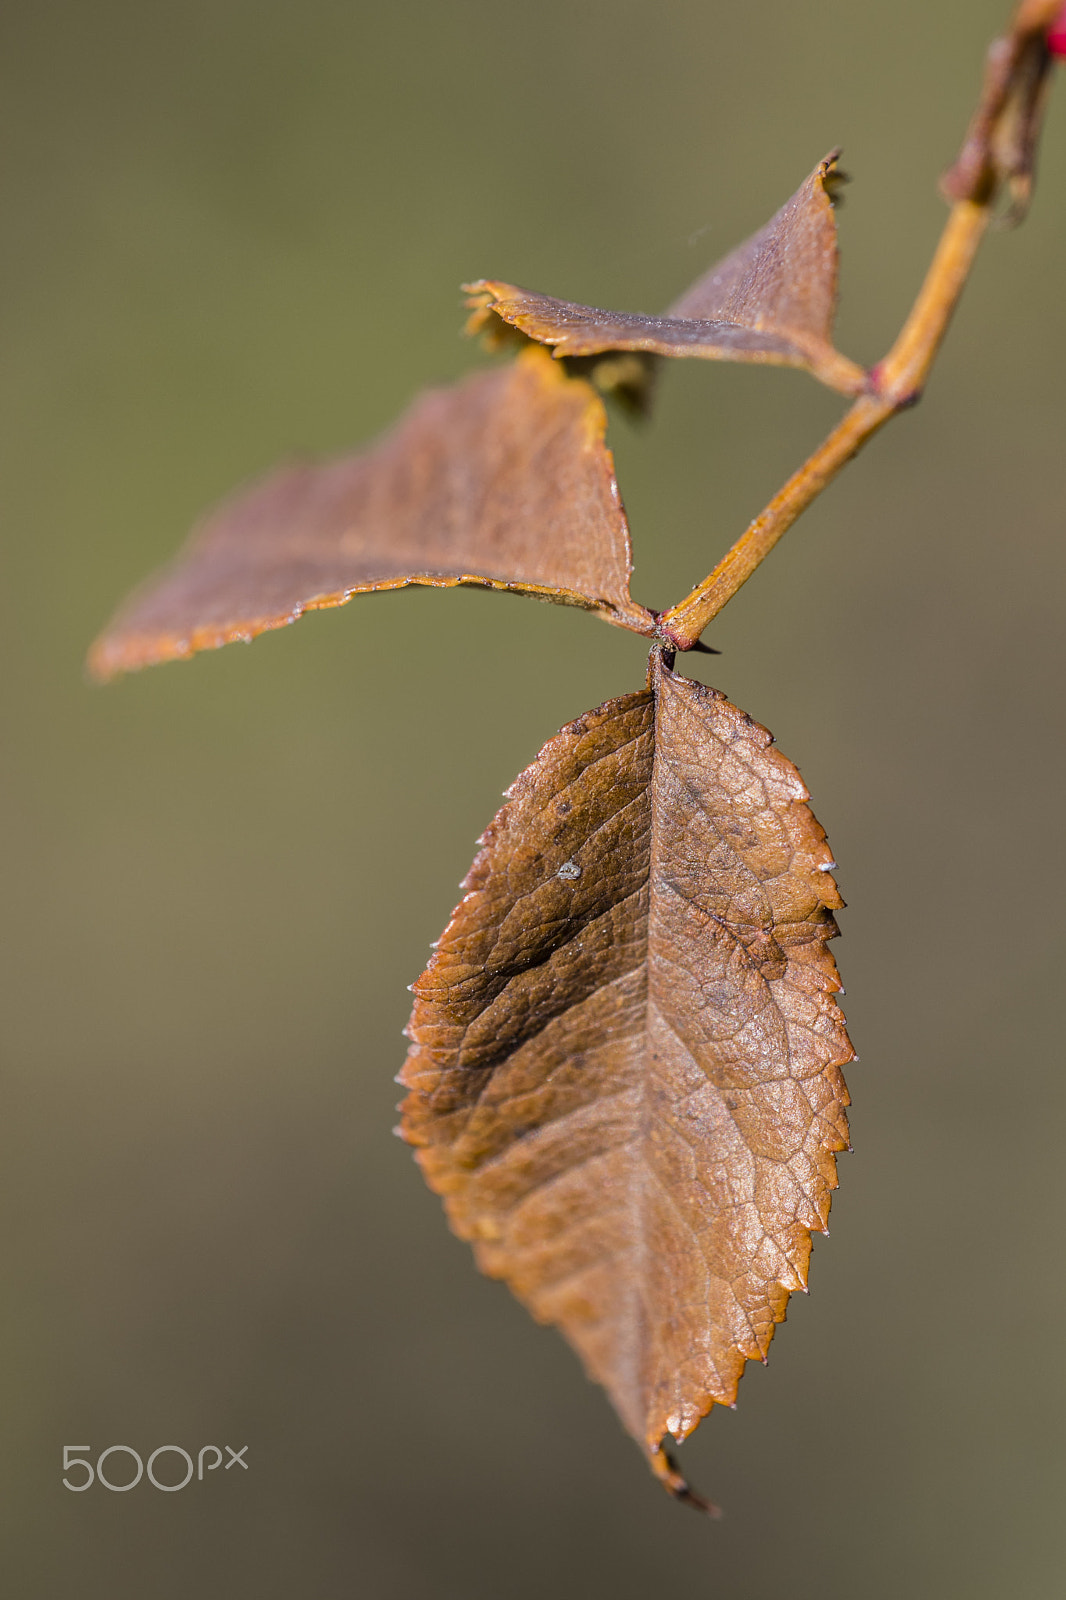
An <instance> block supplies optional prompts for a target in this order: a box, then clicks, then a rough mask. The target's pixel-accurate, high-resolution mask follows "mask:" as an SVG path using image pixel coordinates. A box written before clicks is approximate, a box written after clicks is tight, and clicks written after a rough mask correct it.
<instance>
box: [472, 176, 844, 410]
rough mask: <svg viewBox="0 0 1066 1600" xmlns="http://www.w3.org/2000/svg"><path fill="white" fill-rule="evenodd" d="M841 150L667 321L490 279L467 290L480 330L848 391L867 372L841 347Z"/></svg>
mask: <svg viewBox="0 0 1066 1600" xmlns="http://www.w3.org/2000/svg"><path fill="white" fill-rule="evenodd" d="M839 181H840V174H839V172H838V170H837V153H836V152H834V153H833V154H831V155H829V156H827V157H826V159H825V160H824V161H821V162H819V164H818V166H817V167H816V168H815V169H814V171H813V172H812V173H811V174H810V176H809V177H808V178H807V180H806V182H804V183H803V184H801V186H800V188H799V189H798V190H797V191H796V193H795V194H794V195H793V196H792V198H791V199H790V200H788V201H786V203H785V204H784V205H783V206H782V207H781V209H780V211H778V212H777V214H776V215H775V216H774V217H772V218H771V220H770V221H769V222H768V223H767V224H766V226H765V227H764V228H761V229H760V230H759V232H758V233H755V234H753V235H752V236H751V238H750V239H747V240H746V241H745V242H744V243H743V244H742V245H740V246H739V247H738V248H737V249H736V250H734V251H732V252H731V253H730V254H729V255H728V256H726V257H725V258H724V260H722V261H719V262H718V263H717V265H716V266H713V267H712V268H711V269H710V271H709V272H707V273H705V274H704V276H703V277H702V278H700V279H699V281H698V282H697V283H695V284H693V286H692V287H691V288H690V289H688V290H687V291H686V292H685V294H683V295H682V296H681V298H680V299H679V300H677V301H676V302H675V303H674V305H672V306H671V307H670V309H669V310H668V311H667V312H666V313H665V315H663V316H645V315H644V314H642V313H637V312H615V311H603V310H601V309H599V308H598V307H595V306H583V305H576V304H574V303H572V302H571V301H568V300H556V299H552V298H551V297H550V296H548V295H541V294H535V293H533V292H532V291H530V290H526V289H519V288H517V287H516V286H515V285H513V284H508V283H500V282H495V281H491V280H487V279H483V280H481V281H479V282H477V283H471V284H468V285H467V286H466V287H467V289H468V291H469V294H470V299H469V302H468V303H469V305H470V307H471V310H472V316H471V318H470V321H469V323H468V328H469V329H470V331H471V332H477V331H479V330H481V329H486V330H487V331H488V332H490V333H491V331H492V327H493V323H494V322H495V324H496V325H497V326H498V325H499V323H500V322H502V323H505V324H507V325H508V326H509V327H513V328H515V329H517V330H518V331H519V332H520V333H522V334H524V335H525V336H526V337H527V338H529V339H533V340H536V341H538V342H540V343H542V344H548V345H552V346H554V349H555V354H556V355H557V356H560V357H564V356H565V357H588V356H592V355H597V354H600V353H602V352H606V351H636V352H644V353H647V354H654V355H660V356H673V357H684V356H693V357H698V358H700V359H702V360H705V361H753V362H768V363H771V364H774V365H778V366H793V367H805V368H807V370H809V371H810V372H812V373H813V374H814V376H815V377H817V378H819V379H821V381H822V382H823V383H827V384H829V385H830V387H832V388H834V389H839V390H841V391H842V392H843V393H845V394H857V393H859V392H860V391H861V390H862V389H863V387H864V385H865V383H866V374H865V373H864V371H863V369H862V368H861V367H860V366H858V365H857V364H856V363H855V362H854V361H849V360H848V358H847V357H846V356H843V355H841V354H840V352H839V351H838V350H837V349H835V348H834V345H833V342H832V331H833V319H834V315H835V311H836V294H837V264H838V262H837V238H836V221H835V218H834V215H833V201H832V195H833V189H834V185H835V184H836V183H838V182H839Z"/></svg>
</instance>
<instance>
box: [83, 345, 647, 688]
mask: <svg viewBox="0 0 1066 1600" xmlns="http://www.w3.org/2000/svg"><path fill="white" fill-rule="evenodd" d="M605 429H606V419H605V416H604V411H603V405H602V402H601V401H600V400H599V398H598V397H597V396H596V394H595V392H594V391H593V389H592V388H591V386H590V385H589V384H588V383H586V382H585V380H584V379H582V378H576V377H573V376H570V375H568V374H567V373H566V372H564V370H563V369H562V368H561V367H559V366H557V365H555V364H553V363H552V361H551V359H550V358H549V357H548V355H547V354H546V352H544V351H542V350H538V349H529V350H527V351H525V352H524V353H523V355H522V356H520V358H519V360H518V361H517V362H516V363H514V364H512V365H510V366H508V367H506V368H501V369H499V370H496V371H493V372H486V373H480V374H478V375H477V376H475V377H473V378H469V379H467V380H466V381H465V382H463V383H460V384H456V385H453V386H452V387H451V388H447V389H435V390H430V391H429V392H428V393H427V394H424V395H422V397H421V398H420V399H419V400H417V401H416V402H415V404H414V405H413V406H412V407H411V409H410V411H408V412H407V414H406V416H404V417H403V418H401V420H400V422H399V423H398V424H397V425H396V426H395V427H394V428H393V429H392V430H391V431H390V432H389V433H387V434H386V435H385V436H384V437H383V438H382V439H381V440H380V441H379V442H378V443H377V444H376V445H374V446H373V447H372V448H371V449H369V450H367V451H365V452H364V453H363V454H361V455H357V456H347V457H344V458H342V459H341V460H338V461H332V462H326V463H323V464H320V465H312V466H293V467H287V468H284V469H282V470H281V471H280V472H277V473H275V474H274V475H273V476H272V477H270V478H267V479H266V480H265V481H264V482H263V483H260V484H258V485H256V486H255V487H253V488H251V489H248V490H245V491H243V492H242V493H240V494H238V495H237V497H236V498H235V499H233V500H231V501H230V502H228V503H227V504H225V505H223V506H222V507H221V508H220V509H219V510H218V511H216V512H215V513H214V514H213V515H212V516H211V517H209V519H208V520H207V522H206V523H205V524H204V525H203V526H202V527H201V528H200V529H199V530H198V531H197V532H196V533H195V534H194V535H193V537H192V538H191V540H190V542H189V543H188V545H187V546H186V548H185V549H184V550H183V551H182V552H181V554H180V555H179V556H178V558H177V560H176V561H175V562H174V563H173V564H172V565H171V566H170V567H168V568H166V569H165V570H164V571H163V572H161V573H160V574H158V575H157V576H156V577H155V578H153V579H151V580H150V581H149V583H148V584H147V586H146V587H145V588H144V589H142V590H141V591H140V592H139V593H138V594H136V595H135V596H134V597H133V599H132V600H131V601H130V602H128V603H127V605H126V606H125V607H124V608H123V609H122V610H121V611H120V612H119V614H118V616H117V617H116V618H115V619H114V621H113V622H112V623H111V624H110V625H109V627H108V628H107V629H106V631H105V632H104V634H103V635H102V636H101V638H100V639H99V640H98V641H97V642H96V644H95V645H94V647H93V650H92V652H91V654H90V658H89V665H90V670H91V671H92V672H93V674H94V676H96V677H98V678H107V677H111V676H112V675H113V674H115V673H117V672H122V671H126V670H129V669H131V668H134V667H142V666H146V665H147V664H148V663H150V662H153V661H166V660H170V659H173V658H175V657H180V656H187V655H191V654H192V653H193V652H194V651H196V650H203V649H209V648H214V647H216V646H218V645H223V644H227V643H229V642H230V641H231V640H235V639H250V638H252V637H254V635H256V634H258V633H262V632H264V631H265V630H266V629H268V628H279V627H282V626H283V625H284V624H285V623H288V622H294V621H295V620H296V618H297V617H299V616H300V615H301V614H302V613H303V612H304V611H310V610H314V609H316V608H318V607H322V606H338V605H343V604H344V602H345V601H346V600H349V599H350V598H351V597H352V595H354V594H363V593H366V592H367V591H368V590H375V589H399V588H403V587H405V586H406V585H408V584H428V585H431V586H433V587H435V588H446V587H450V586H453V585H456V584H477V585H482V586H484V587H488V588H494V589H511V590H515V591H518V592H519V593H522V594H531V595H534V596H536V597H538V598H540V599H545V600H556V601H560V602H562V603H563V604H568V605H577V606H583V607H585V608H586V609H588V610H590V611H596V612H599V613H600V615H601V616H603V617H605V618H606V619H607V620H608V621H610V622H615V623H618V624H620V625H621V626H623V627H627V628H632V629H633V630H634V631H635V632H637V633H650V632H652V631H653V629H654V620H653V618H652V617H651V615H650V613H649V612H647V611H645V610H644V608H643V607H642V606H638V605H636V604H635V603H634V601H633V600H632V599H631V598H630V595H629V576H630V572H631V560H630V549H629V530H628V528H627V525H626V519H625V513H624V511H623V510H622V504H621V500H620V499H619V495H618V487H617V484H616V482H615V477H614V466H613V462H612V458H611V452H610V451H609V450H608V449H607V447H606V445H605V443H604V433H605Z"/></svg>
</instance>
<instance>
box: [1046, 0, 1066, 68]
mask: <svg viewBox="0 0 1066 1600" xmlns="http://www.w3.org/2000/svg"><path fill="white" fill-rule="evenodd" d="M1047 47H1048V49H1049V50H1050V51H1051V54H1052V55H1053V56H1063V57H1066V6H1063V8H1062V10H1061V11H1060V12H1059V14H1058V16H1057V17H1056V18H1055V20H1054V22H1053V23H1052V24H1051V27H1050V28H1049V29H1048V36H1047Z"/></svg>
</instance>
